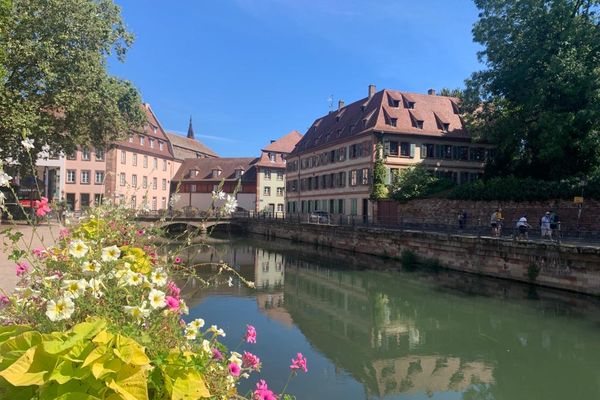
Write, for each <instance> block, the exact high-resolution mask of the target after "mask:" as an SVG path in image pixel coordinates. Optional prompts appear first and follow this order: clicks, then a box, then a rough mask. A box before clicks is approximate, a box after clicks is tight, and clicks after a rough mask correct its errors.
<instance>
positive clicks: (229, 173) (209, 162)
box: [172, 157, 257, 182]
mask: <svg viewBox="0 0 600 400" xmlns="http://www.w3.org/2000/svg"><path fill="white" fill-rule="evenodd" d="M256 161H257V159H256V158H238V157H236V158H187V159H185V160H184V161H183V164H181V167H179V170H177V173H175V176H174V177H173V179H172V181H173V182H180V181H182V182H194V181H215V182H220V181H221V180H223V179H224V180H226V181H228V180H237V178H236V177H235V170H236V169H237V168H242V169H244V174H243V175H242V182H255V181H256V168H255V167H254V165H255V163H256ZM213 169H220V170H221V171H222V172H221V174H220V175H219V176H218V177H216V178H213V176H212V171H213ZM191 170H196V171H198V173H197V174H196V175H195V176H190V171H191Z"/></svg>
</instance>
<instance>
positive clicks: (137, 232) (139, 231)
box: [135, 229, 144, 236]
mask: <svg viewBox="0 0 600 400" xmlns="http://www.w3.org/2000/svg"><path fill="white" fill-rule="evenodd" d="M135 233H136V235H138V236H142V235H143V234H144V230H143V229H138V230H137V231H136V232H135Z"/></svg>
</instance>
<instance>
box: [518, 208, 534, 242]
mask: <svg viewBox="0 0 600 400" xmlns="http://www.w3.org/2000/svg"><path fill="white" fill-rule="evenodd" d="M529 228H531V225H529V223H528V222H527V215H525V214H523V216H522V217H521V218H519V220H518V221H517V229H518V230H519V234H518V236H517V239H518V238H525V240H527V239H529V236H528V233H527V230H528V229H529Z"/></svg>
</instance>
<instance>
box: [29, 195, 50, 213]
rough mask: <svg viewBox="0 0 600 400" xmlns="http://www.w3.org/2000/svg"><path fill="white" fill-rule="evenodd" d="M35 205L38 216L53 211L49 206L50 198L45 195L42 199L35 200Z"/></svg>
mask: <svg viewBox="0 0 600 400" xmlns="http://www.w3.org/2000/svg"><path fill="white" fill-rule="evenodd" d="M33 207H34V208H35V215H37V216H38V217H43V216H44V215H46V214H48V213H49V212H50V211H52V209H51V208H50V207H49V206H48V199H47V198H45V197H42V199H41V200H36V201H34V202H33Z"/></svg>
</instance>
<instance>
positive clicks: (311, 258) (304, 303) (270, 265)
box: [184, 237, 600, 400]
mask: <svg viewBox="0 0 600 400" xmlns="http://www.w3.org/2000/svg"><path fill="white" fill-rule="evenodd" d="M187 257H188V261H189V260H190V259H193V261H194V262H199V261H211V260H212V261H219V260H223V261H226V262H228V263H229V264H230V265H231V266H233V267H234V268H235V269H236V270H237V271H238V272H239V273H240V275H241V276H243V277H244V278H245V279H248V280H251V281H254V282H256V286H257V289H256V290H253V289H249V288H247V287H246V286H245V285H243V283H242V282H240V280H239V279H234V281H233V286H232V287H229V286H228V285H227V284H222V285H220V286H218V287H214V286H212V287H209V288H208V289H200V288H198V287H197V285H196V282H194V281H191V280H190V281H188V282H187V283H186V284H185V285H184V286H185V288H184V293H186V295H187V297H188V303H189V306H190V315H189V316H188V317H187V318H188V319H193V318H198V317H201V318H204V319H205V320H206V322H207V325H212V324H217V325H218V326H219V327H222V328H223V329H224V330H225V331H226V332H227V337H225V338H224V342H225V344H226V345H228V346H229V347H230V348H231V349H235V348H237V349H238V351H240V352H242V351H243V350H248V351H251V352H252V353H254V354H257V355H258V356H259V357H260V359H261V361H262V363H263V368H262V371H261V373H260V378H262V379H265V380H266V381H267V382H268V384H269V387H270V388H273V389H274V390H276V391H279V390H281V388H282V387H283V386H284V385H285V382H286V380H287V377H288V372H289V365H290V360H291V358H293V357H294V356H295V354H296V353H297V352H301V353H303V354H304V355H305V356H306V357H307V359H308V369H309V370H308V373H307V374H303V373H301V374H299V375H298V376H297V377H296V378H295V379H293V380H292V381H291V383H290V384H289V386H288V390H287V392H289V393H292V394H293V395H295V396H297V398H298V399H299V400H302V399H411V400H412V399H465V400H475V399H479V400H504V399H506V400H509V399H510V400H519V399H523V400H535V399H540V400H541V399H543V400H565V399H600V300H599V299H596V298H592V297H587V296H581V295H577V294H574V293H568V292H561V291H556V290H546V289H541V288H535V287H533V286H529V285H525V284H520V283H512V282H507V281H502V280H496V279H490V278H483V277H476V276H473V275H468V274H462V273H458V272H453V271H448V270H444V269H431V268H424V267H418V266H417V267H414V266H411V268H406V267H404V268H403V267H402V265H401V264H400V262H399V261H395V260H384V259H380V258H376V257H371V256H364V255H359V254H355V253H351V252H344V251H339V250H332V249H326V248H316V247H314V246H312V245H306V244H298V243H291V242H287V241H282V240H277V241H267V240H264V239H260V238H255V237H232V238H230V240H229V241H228V242H226V243H220V244H214V245H212V246H210V247H209V248H198V247H196V248H191V249H190V250H189V251H188V252H187ZM203 273H206V274H208V275H210V274H211V272H207V271H203ZM208 275H207V276H208ZM223 281H224V279H221V282H223ZM247 323H248V324H253V325H254V326H255V327H256V330H257V332H258V334H257V343H256V344H246V343H244V344H243V345H242V346H239V344H240V338H241V337H242V336H243V334H244V332H245V327H246V324H247ZM238 346H239V347H238ZM257 380H258V375H257V374H255V375H253V376H251V378H250V379H248V381H247V382H245V383H244V384H243V385H242V392H243V391H244V390H249V389H251V388H253V387H254V385H255V383H256V382H257Z"/></svg>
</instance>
